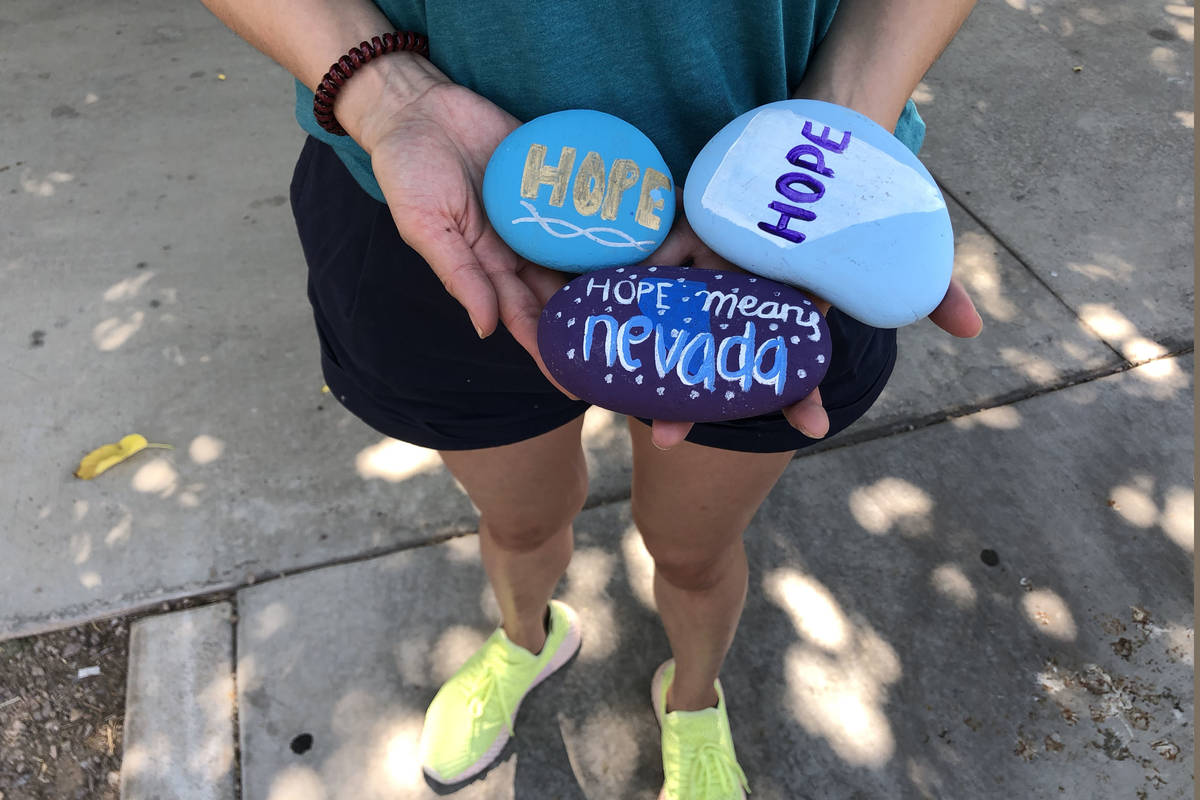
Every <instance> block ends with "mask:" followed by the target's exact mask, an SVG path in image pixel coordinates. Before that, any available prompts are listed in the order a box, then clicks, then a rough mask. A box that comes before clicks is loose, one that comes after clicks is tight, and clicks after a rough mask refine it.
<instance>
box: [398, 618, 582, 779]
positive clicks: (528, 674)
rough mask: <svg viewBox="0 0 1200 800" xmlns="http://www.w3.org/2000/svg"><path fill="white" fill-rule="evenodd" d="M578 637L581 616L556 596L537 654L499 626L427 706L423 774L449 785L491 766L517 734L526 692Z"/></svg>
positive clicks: (572, 649)
mask: <svg viewBox="0 0 1200 800" xmlns="http://www.w3.org/2000/svg"><path fill="white" fill-rule="evenodd" d="M580 641H581V640H580V633H579V618H578V616H576V614H575V612H574V610H572V609H571V608H570V607H569V606H567V605H566V604H564V603H560V602H559V601H557V600H551V601H550V627H549V632H548V633H547V635H546V644H545V646H543V647H542V652H541V653H539V654H537V655H534V654H533V653H530V652H529V651H528V650H526V649H525V648H523V647H520V646H518V645H516V644H513V642H512V641H511V640H510V639H509V638H508V636H507V635H506V634H505V633H504V628H503V627H500V628H497V629H496V632H495V633H493V634H492V635H491V636H490V637H488V640H487V641H486V642H484V643H483V646H482V647H480V648H479V649H478V650H477V651H475V654H474V655H472V656H471V657H470V658H469V659H467V663H465V664H463V665H462V667H460V668H459V670H458V672H456V673H454V676H453V677H451V678H450V680H448V681H446V683H445V684H444V685H443V686H442V688H441V689H440V690H438V693H437V695H435V696H434V698H433V702H432V703H430V704H429V709H428V710H427V711H426V712H425V727H424V728H423V729H422V730H421V744H420V755H421V765H422V767H423V768H424V770H425V774H426V775H428V776H429V777H430V778H432V779H433V780H435V781H437V782H438V783H441V784H447V785H451V784H457V783H461V782H463V781H466V780H468V779H470V778H473V777H475V776H476V775H478V774H479V773H480V772H483V771H484V770H485V769H487V768H488V767H489V766H491V764H492V762H494V761H495V760H496V759H497V758H499V756H500V753H501V752H502V751H503V750H504V745H506V744H507V743H508V740H509V739H510V738H511V737H512V735H513V725H514V724H515V723H516V721H517V711H518V710H519V709H520V707H521V701H522V700H524V699H525V695H527V694H529V692H530V691H532V690H533V688H534V687H535V686H537V685H538V684H539V683H541V682H542V681H544V680H546V678H548V677H550V675H552V674H553V673H554V672H555V671H556V670H558V669H559V668H560V667H561V666H563V665H564V664H566V663H567V662H568V661H570V660H571V656H573V655H575V653H576V651H578V650H579V644H580Z"/></svg>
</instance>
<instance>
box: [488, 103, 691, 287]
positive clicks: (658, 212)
mask: <svg viewBox="0 0 1200 800" xmlns="http://www.w3.org/2000/svg"><path fill="white" fill-rule="evenodd" d="M483 205H484V209H485V210H486V211H487V215H488V219H489V220H490V221H491V223H492V227H493V228H495V230H496V232H497V233H498V234H499V235H500V237H501V238H502V239H504V241H505V242H507V243H508V245H509V247H511V248H512V249H513V250H514V251H516V252H517V253H518V254H519V255H521V256H523V257H524V258H526V259H528V260H530V261H532V262H534V263H536V264H541V265H543V266H547V267H552V268H554V269H560V270H564V271H568V272H587V271H589V270H594V269H601V268H604V267H610V266H620V265H626V264H636V263H638V262H640V261H645V260H646V258H647V256H649V255H650V254H651V253H653V252H654V251H655V250H656V249H658V246H659V245H660V244H661V243H662V241H663V239H664V238H666V235H667V232H668V231H670V229H671V223H672V222H673V221H674V219H675V185H674V183H673V182H672V180H671V173H670V170H669V169H668V168H667V164H666V162H665V161H664V160H663V157H662V155H660V154H659V152H658V148H656V147H655V146H654V143H653V142H651V141H650V139H649V138H647V137H646V135H645V134H643V133H642V132H641V131H639V130H638V129H637V128H635V127H634V126H632V125H630V124H629V123H628V122H625V121H624V120H622V119H619V118H617V117H614V116H612V115H611V114H604V113H602V112H599V111H587V110H572V111H559V112H556V113H553V114H547V115H545V116H542V117H538V118H536V119H534V120H531V121H530V122H528V123H526V124H524V125H522V126H521V127H519V128H517V129H516V130H515V131H513V132H512V133H510V134H509V135H508V137H506V138H505V139H504V141H502V142H501V143H500V145H499V147H497V148H496V151H495V153H493V154H492V158H491V160H490V161H489V162H488V165H487V170H486V171H485V173H484V176H483Z"/></svg>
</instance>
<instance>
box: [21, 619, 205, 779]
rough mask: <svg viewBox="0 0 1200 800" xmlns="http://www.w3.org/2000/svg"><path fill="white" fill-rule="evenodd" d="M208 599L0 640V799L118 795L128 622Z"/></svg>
mask: <svg viewBox="0 0 1200 800" xmlns="http://www.w3.org/2000/svg"><path fill="white" fill-rule="evenodd" d="M218 599H220V598H218ZM212 600H213V598H212V597H208V598H189V599H185V600H179V601H175V602H172V603H169V604H166V603H164V604H163V605H161V606H159V607H157V608H155V609H153V610H152V611H148V612H143V613H140V614H135V615H130V616H126V617H119V618H114V619H108V620H102V621H99V622H89V623H85V624H83V625H80V626H78V627H75V628H68V629H66V630H61V631H55V632H53V633H46V634H42V635H40V636H29V637H26V638H23V639H10V640H8V641H0V800H119V798H120V772H121V755H122V752H123V749H122V744H123V734H124V727H125V725H124V719H125V673H126V665H127V661H128V657H129V628H130V626H131V625H132V624H133V623H134V622H135V621H137V619H139V618H141V617H144V616H147V615H149V614H161V613H166V612H168V611H177V610H179V609H183V608H190V607H192V606H195V605H199V604H202V603H206V602H211V601H212Z"/></svg>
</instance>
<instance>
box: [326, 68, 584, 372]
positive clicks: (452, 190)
mask: <svg viewBox="0 0 1200 800" xmlns="http://www.w3.org/2000/svg"><path fill="white" fill-rule="evenodd" d="M426 63H427V62H426ZM430 69H432V68H430ZM434 72H436V70H434ZM437 74H438V75H440V73H437ZM350 83H352V82H350ZM375 109H377V110H375V111H371V112H367V115H366V116H364V117H362V118H361V119H360V120H359V122H360V124H358V125H356V126H355V127H356V128H357V131H352V133H355V134H356V138H358V139H359V143H360V144H362V145H363V147H364V149H366V150H367V152H368V153H370V155H371V165H372V168H373V169H374V172H375V178H376V180H378V181H379V186H380V188H381V189H382V191H383V195H384V197H385V198H386V199H387V202H388V206H389V208H390V209H391V213H392V217H393V219H394V220H395V222H396V228H397V229H398V230H399V232H400V235H401V237H403V239H404V240H405V241H406V242H407V243H408V244H409V245H410V246H412V247H413V249H415V250H416V251H417V252H418V253H420V254H421V256H422V257H424V258H425V260H426V261H428V262H429V265H430V267H432V268H433V271H434V272H435V273H436V274H437V276H438V277H439V278H440V279H441V281H442V283H443V285H445V287H446V290H447V291H448V292H450V294H451V295H453V296H454V298H455V299H456V300H458V302H459V303H461V304H462V305H463V307H464V308H465V309H466V310H467V313H468V314H469V315H470V317H471V322H472V323H473V324H474V326H475V330H476V331H477V332H478V333H479V335H480V337H486V336H488V335H489V334H491V333H492V331H494V330H495V328H496V326H497V324H503V325H504V326H505V327H506V328H508V330H509V332H510V333H511V334H512V335H513V337H514V338H515V339H516V340H517V341H518V342H519V343H520V344H521V345H522V346H523V347H524V348H525V349H526V350H528V351H529V353H530V354H531V355H532V356H533V357H534V359H535V360H536V361H537V363H538V365H539V366H542V369H543V372H545V368H544V366H543V364H542V360H541V357H540V356H539V354H538V351H537V323H538V318H539V316H540V315H541V311H542V308H543V307H544V306H545V304H546V301H547V300H549V298H550V295H552V294H553V293H554V292H555V291H557V290H558V289H559V288H560V287H561V286H562V285H563V284H564V283H566V281H567V278H566V276H564V275H563V274H562V273H559V272H555V271H552V270H549V269H546V268H545V267H541V266H538V265H536V264H533V263H531V262H528V261H526V260H524V259H522V258H520V257H518V256H517V255H516V254H515V253H514V252H513V251H512V250H511V249H510V248H509V247H508V245H506V244H505V243H504V242H503V241H502V240H501V239H500V237H499V236H498V235H497V234H496V231H495V230H494V229H493V228H492V226H491V224H490V223H489V222H488V219H487V215H486V214H485V213H484V210H483V202H482V199H481V197H482V186H483V172H484V169H485V167H486V166H487V163H488V160H489V159H490V158H491V156H492V152H493V151H494V150H495V149H496V147H497V145H499V144H500V141H501V140H502V139H504V137H505V136H507V135H508V134H509V133H511V132H512V130H513V129H514V128H516V127H517V126H518V125H519V122H518V121H517V119H516V118H515V117H513V116H512V115H511V114H509V113H507V112H506V111H503V110H502V109H500V108H499V107H497V106H496V105H495V104H493V103H492V102H490V101H488V100H486V99H484V98H483V97H481V96H480V95H478V94H476V93H474V92H472V91H471V90H469V89H467V88H465V87H462V86H459V85H457V84H454V83H452V82H450V81H449V80H448V79H446V78H445V77H444V76H441V79H440V80H435V81H433V82H431V83H430V84H429V85H428V86H427V87H426V88H424V89H423V90H422V91H420V92H419V93H418V94H415V96H412V97H410V98H407V99H406V100H405V101H404V102H403V103H402V104H399V105H397V106H395V107H391V108H389V107H388V104H386V103H381V104H378V105H376V106H375Z"/></svg>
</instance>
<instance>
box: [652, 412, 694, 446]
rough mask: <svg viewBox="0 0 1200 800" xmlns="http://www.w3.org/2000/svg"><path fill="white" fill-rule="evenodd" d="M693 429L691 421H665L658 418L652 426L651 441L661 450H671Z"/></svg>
mask: <svg viewBox="0 0 1200 800" xmlns="http://www.w3.org/2000/svg"><path fill="white" fill-rule="evenodd" d="M691 429H692V423H690V422H664V421H663V420H661V419H656V420H654V421H653V425H651V427H650V442H651V444H653V445H654V446H655V447H657V448H658V449H659V450H670V449H671V448H672V447H675V446H676V445H678V444H680V443H681V442H683V440H684V439H686V438H687V435H688V432H689V431H691Z"/></svg>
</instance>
